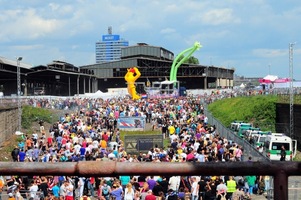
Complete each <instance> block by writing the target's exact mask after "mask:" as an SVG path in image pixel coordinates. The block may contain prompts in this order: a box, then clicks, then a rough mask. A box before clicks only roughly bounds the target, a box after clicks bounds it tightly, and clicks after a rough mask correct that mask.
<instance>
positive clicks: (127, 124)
mask: <svg viewBox="0 0 301 200" xmlns="http://www.w3.org/2000/svg"><path fill="white" fill-rule="evenodd" d="M117 122H118V123H117V127H118V128H119V129H120V130H124V131H143V130H144V128H145V118H144V117H119V119H118V121H117Z"/></svg>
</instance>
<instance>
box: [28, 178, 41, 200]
mask: <svg viewBox="0 0 301 200" xmlns="http://www.w3.org/2000/svg"><path fill="white" fill-rule="evenodd" d="M38 190H39V187H38V185H37V183H36V182H35V181H33V182H32V185H31V186H30V187H29V193H30V197H32V198H34V199H35V198H36V195H37V192H38Z"/></svg>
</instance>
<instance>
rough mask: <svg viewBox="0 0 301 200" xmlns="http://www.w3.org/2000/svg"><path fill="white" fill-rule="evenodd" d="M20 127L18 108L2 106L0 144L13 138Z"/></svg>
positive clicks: (0, 111) (0, 113)
mask: <svg viewBox="0 0 301 200" xmlns="http://www.w3.org/2000/svg"><path fill="white" fill-rule="evenodd" d="M17 127H18V108H16V107H11V108H0V144H3V142H4V141H6V140H9V139H11V137H12V135H13V134H15V132H16V130H17Z"/></svg>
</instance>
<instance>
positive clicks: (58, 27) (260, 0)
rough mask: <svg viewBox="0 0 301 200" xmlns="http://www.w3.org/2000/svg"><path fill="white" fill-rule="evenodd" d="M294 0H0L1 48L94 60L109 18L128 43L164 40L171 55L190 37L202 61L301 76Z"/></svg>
mask: <svg viewBox="0 0 301 200" xmlns="http://www.w3.org/2000/svg"><path fill="white" fill-rule="evenodd" d="M300 21H301V1H300V0H286V1H275V0H251V1H247V0H246V1H243V0H151V1H150V0H119V1H117V0H64V1H61V0H57V1H46V0H45V1H41V0H14V1H11V0H0V24H1V31H0V56H2V57H5V58H9V59H15V58H16V56H22V57H23V62H25V63H28V64H32V65H33V66H35V65H40V64H42V65H45V64H48V63H50V62H51V61H52V60H63V61H66V62H69V63H72V64H74V65H75V66H81V65H88V64H94V63H95V42H96V41H99V40H101V36H102V35H103V34H106V33H107V29H108V26H112V28H113V34H120V35H121V37H122V38H124V39H126V40H128V41H129V43H130V45H135V44H136V43H138V42H144V43H148V44H150V45H154V46H162V47H164V48H166V49H168V50H171V51H172V52H174V54H175V55H177V54H179V53H180V52H181V51H183V50H185V49H187V48H189V47H191V46H192V45H193V43H194V42H195V41H199V42H200V43H201V44H202V46H203V47H202V48H201V49H200V50H199V51H197V52H195V53H194V54H193V56H195V57H196V58H198V59H199V61H200V64H203V65H214V66H218V67H226V68H235V70H236V72H235V73H236V74H237V75H240V76H245V77H264V76H266V75H267V74H269V71H270V74H272V75H277V76H279V77H289V43H292V42H296V45H295V46H294V57H293V58H294V62H293V65H294V78H295V79H297V80H301V64H300V63H301V22H300Z"/></svg>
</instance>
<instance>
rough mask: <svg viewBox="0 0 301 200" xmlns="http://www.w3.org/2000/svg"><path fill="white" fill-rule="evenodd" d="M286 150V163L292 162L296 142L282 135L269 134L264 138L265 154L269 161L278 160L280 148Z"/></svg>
mask: <svg viewBox="0 0 301 200" xmlns="http://www.w3.org/2000/svg"><path fill="white" fill-rule="evenodd" d="M282 145H283V146H284V148H285V150H286V158H285V160H286V161H292V160H293V158H294V157H295V156H296V151H297V141H296V140H293V139H291V138H290V137H288V136H286V135H285V134H283V133H271V134H268V135H266V137H265V144H264V147H265V152H266V155H267V156H268V157H269V158H270V159H271V160H278V161H279V160H280V151H281V146H282Z"/></svg>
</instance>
